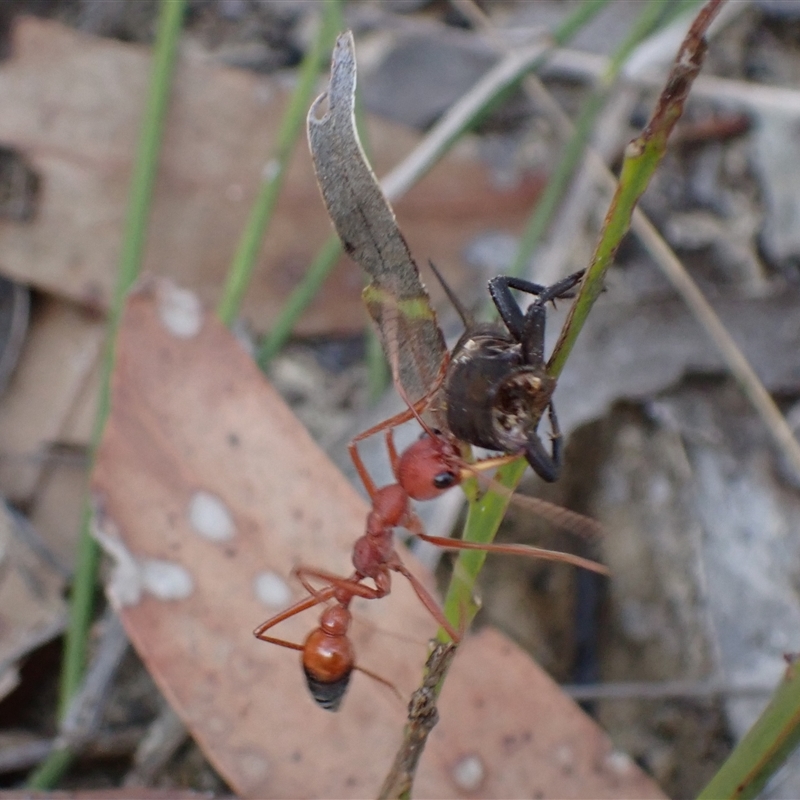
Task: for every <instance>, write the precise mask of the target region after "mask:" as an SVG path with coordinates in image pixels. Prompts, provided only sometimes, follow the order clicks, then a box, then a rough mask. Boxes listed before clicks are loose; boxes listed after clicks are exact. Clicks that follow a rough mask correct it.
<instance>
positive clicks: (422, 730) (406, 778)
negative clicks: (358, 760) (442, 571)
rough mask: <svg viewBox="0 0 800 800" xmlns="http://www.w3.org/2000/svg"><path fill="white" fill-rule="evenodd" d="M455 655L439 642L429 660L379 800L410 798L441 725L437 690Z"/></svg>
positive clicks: (412, 699)
mask: <svg viewBox="0 0 800 800" xmlns="http://www.w3.org/2000/svg"><path fill="white" fill-rule="evenodd" d="M455 654H456V646H455V645H454V644H452V643H451V642H448V643H447V644H444V643H442V642H437V643H436V644H435V645H434V647H433V650H432V651H431V654H430V656H428V661H427V663H426V664H425V677H424V679H423V682H422V685H421V686H420V687H419V689H417V690H416V691H415V692H414V694H412V695H411V700H409V703H408V723H407V724H406V728H405V731H404V732H403V744H404V746H403V747H401V748H400V750H398V752H397V755H396V756H395V759H394V763H393V764H392V768H391V769H390V770H389V774H388V775H387V776H386V780H385V781H384V782H383V786H381V790H380V792H379V793H378V800H386V798H389V797H403V796H407V795H409V794H410V792H411V786H412V785H413V783H414V775H415V774H416V771H417V764H418V763H419V759H420V756H421V755H422V751H423V750H424V749H425V743H426V742H427V740H428V734H429V733H430V732H431V731H432V730H433V729H434V727H435V726H436V723H437V722H438V721H439V711H438V709H437V708H436V687H437V686H438V685H439V683H440V682H441V681H442V680H443V679H444V676H445V675H446V674H447V670H448V669H449V668H450V662H451V661H452V660H453V657H454V656H455Z"/></svg>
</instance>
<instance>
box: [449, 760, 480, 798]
mask: <svg viewBox="0 0 800 800" xmlns="http://www.w3.org/2000/svg"><path fill="white" fill-rule="evenodd" d="M485 775H486V770H485V769H484V767H483V762H482V761H481V760H480V758H478V756H476V755H471V756H465V757H464V758H462V759H461V761H459V762H458V763H457V764H456V765H455V766H454V767H453V781H454V782H455V784H456V786H458V788H459V789H461V790H462V791H465V792H473V791H475V789H477V788H478V787H479V786H480V785H481V782H482V781H483V778H484V776H485Z"/></svg>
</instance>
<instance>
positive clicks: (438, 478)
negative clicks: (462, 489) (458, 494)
mask: <svg viewBox="0 0 800 800" xmlns="http://www.w3.org/2000/svg"><path fill="white" fill-rule="evenodd" d="M457 483H458V475H456V474H455V472H440V473H439V474H438V475H435V476H434V478H433V485H434V486H435V487H436V488H437V489H449V488H450V487H451V486H455V485H456V484H457Z"/></svg>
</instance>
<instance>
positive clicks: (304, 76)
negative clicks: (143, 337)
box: [217, 0, 341, 326]
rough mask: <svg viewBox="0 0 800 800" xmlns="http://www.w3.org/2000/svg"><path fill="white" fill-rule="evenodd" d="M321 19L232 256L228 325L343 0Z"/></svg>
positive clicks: (224, 304) (224, 301)
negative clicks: (262, 181) (256, 195)
mask: <svg viewBox="0 0 800 800" xmlns="http://www.w3.org/2000/svg"><path fill="white" fill-rule="evenodd" d="M321 9H322V19H321V21H320V25H319V30H318V32H317V35H316V37H315V38H314V42H313V44H312V46H311V48H310V49H309V51H308V52H307V53H306V55H305V57H304V58H303V62H302V64H301V65H300V72H299V77H298V81H297V86H296V87H295V90H294V92H293V93H292V98H291V100H290V102H289V107H288V108H287V109H286V112H285V113H284V115H283V119H282V120H281V127H280V130H279V131H278V142H277V147H276V152H275V156H274V158H273V159H272V160H271V161H270V162H269V164H268V165H267V166H266V167H265V180H264V183H263V185H262V187H261V191H260V192H259V195H258V197H257V198H256V201H255V203H254V204H253V208H252V209H251V211H250V217H249V218H248V220H247V225H246V226H245V229H244V232H243V234H242V238H241V239H240V241H239V245H238V247H237V249H236V254H235V255H234V257H233V262H232V264H231V269H230V272H229V273H228V279H227V281H226V283H225V287H224V289H223V292H222V298H221V299H220V302H219V306H218V307H217V314H218V316H219V318H220V319H221V320H222V322H223V323H224V324H225V325H228V326H230V325H231V324H232V323H233V321H234V320H235V319H236V316H237V314H238V313H239V309H240V307H241V304H242V300H243V299H244V295H245V292H246V291H247V287H248V285H249V284H250V278H251V276H252V274H253V269H254V268H255V265H256V261H257V259H258V254H259V251H260V249H261V243H262V242H263V240H264V235H265V233H266V231H267V228H268V227H269V223H270V220H271V219H272V214H273V212H274V210H275V205H276V203H277V202H278V196H279V194H280V191H281V187H282V186H283V179H284V176H285V175H286V170H287V168H288V165H289V159H290V158H291V156H292V153H293V151H294V147H295V144H296V143H297V140H298V138H299V137H300V136H301V135H302V132H303V126H304V123H305V119H306V112H307V110H308V106H309V104H310V103H311V99H312V96H313V94H314V89H315V86H316V81H317V76H318V75H319V73H320V70H321V69H322V68H323V66H324V64H325V62H326V60H327V57H328V53H329V52H330V49H331V46H332V45H333V41H334V39H335V38H336V34H337V33H338V30H339V26H340V25H341V8H340V0H328V2H326V3H323V4H322V5H321Z"/></svg>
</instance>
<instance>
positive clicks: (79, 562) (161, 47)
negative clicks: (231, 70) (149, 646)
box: [28, 0, 185, 789]
mask: <svg viewBox="0 0 800 800" xmlns="http://www.w3.org/2000/svg"><path fill="white" fill-rule="evenodd" d="M184 6H185V2H184V0H162V2H161V6H160V10H159V18H158V29H157V32H156V41H155V46H154V50H153V66H152V73H151V78H150V90H149V93H148V97H147V101H146V105H145V109H144V119H143V125H142V132H141V137H140V139H139V146H138V150H137V153H136V159H135V165H134V172H133V175H132V176H131V188H130V195H129V198H128V209H127V215H126V220H125V229H124V234H123V242H122V254H121V257H120V264H119V270H118V273H117V283H116V287H115V290H114V296H113V300H112V305H111V309H110V311H109V320H108V334H107V337H106V343H105V349H104V354H103V361H102V365H101V388H100V396H99V401H98V410H97V416H96V418H95V423H94V428H93V431H92V445H91V458H90V461H91V464H92V465H93V464H94V458H95V454H96V452H97V448H98V446H99V444H100V439H101V437H102V435H103V430H104V428H105V424H106V420H107V419H108V414H109V407H110V397H111V391H110V386H111V373H112V371H113V367H114V350H115V344H116V339H117V333H118V331H119V325H120V321H121V318H122V310H123V306H124V303H125V296H126V294H127V292H128V290H129V289H130V287H131V286H132V285H133V283H134V281H135V280H136V278H137V276H138V275H139V270H140V267H141V263H142V254H143V252H144V246H145V240H146V235H147V223H148V219H149V216H150V207H151V200H152V195H153V185H154V183H155V178H156V172H157V170H158V155H159V150H160V146H161V139H162V134H163V129H164V119H165V117H166V111H167V104H168V100H169V91H170V88H171V85H172V75H173V71H174V70H173V68H174V65H175V57H176V54H177V47H178V41H179V38H180V31H181V24H182V21H183V12H184ZM91 520H92V508H91V504H90V502H89V498H88V495H87V498H86V501H85V502H84V507H83V513H82V518H81V531H80V537H79V540H78V551H77V559H76V565H75V575H74V579H73V585H72V593H71V595H70V613H69V623H68V627H67V632H66V640H65V645H64V658H63V663H62V667H61V684H60V691H59V707H58V714H59V718H60V719H63V718H64V716H65V714H66V711H67V708H68V707H69V703H70V701H71V700H72V698H73V697H74V695H75V693H76V691H77V690H78V687H79V686H80V682H81V680H82V678H83V674H84V671H85V668H86V654H87V638H88V632H89V626H90V624H91V619H92V612H93V609H94V597H95V591H96V586H97V564H98V560H99V548H98V545H97V542H95V540H94V539H93V538H92V536H91ZM70 761H71V754H70V752H69V750H68V749H66V748H64V749H59V750H54V751H53V753H51V755H50V756H49V757H48V758H47V759H46V760H45V761H44V762H43V763H42V764H41V765H40V767H39V769H37V770H36V771H35V772H34V774H33V775H32V776H31V777H30V779H29V782H28V785H29V787H30V788H32V789H48V788H50V787H51V786H53V785H54V784H55V783H56V782H57V781H58V779H59V778H60V776H61V775H62V774H63V772H64V771H65V770H66V769H67V768H68V766H69V763H70Z"/></svg>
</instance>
